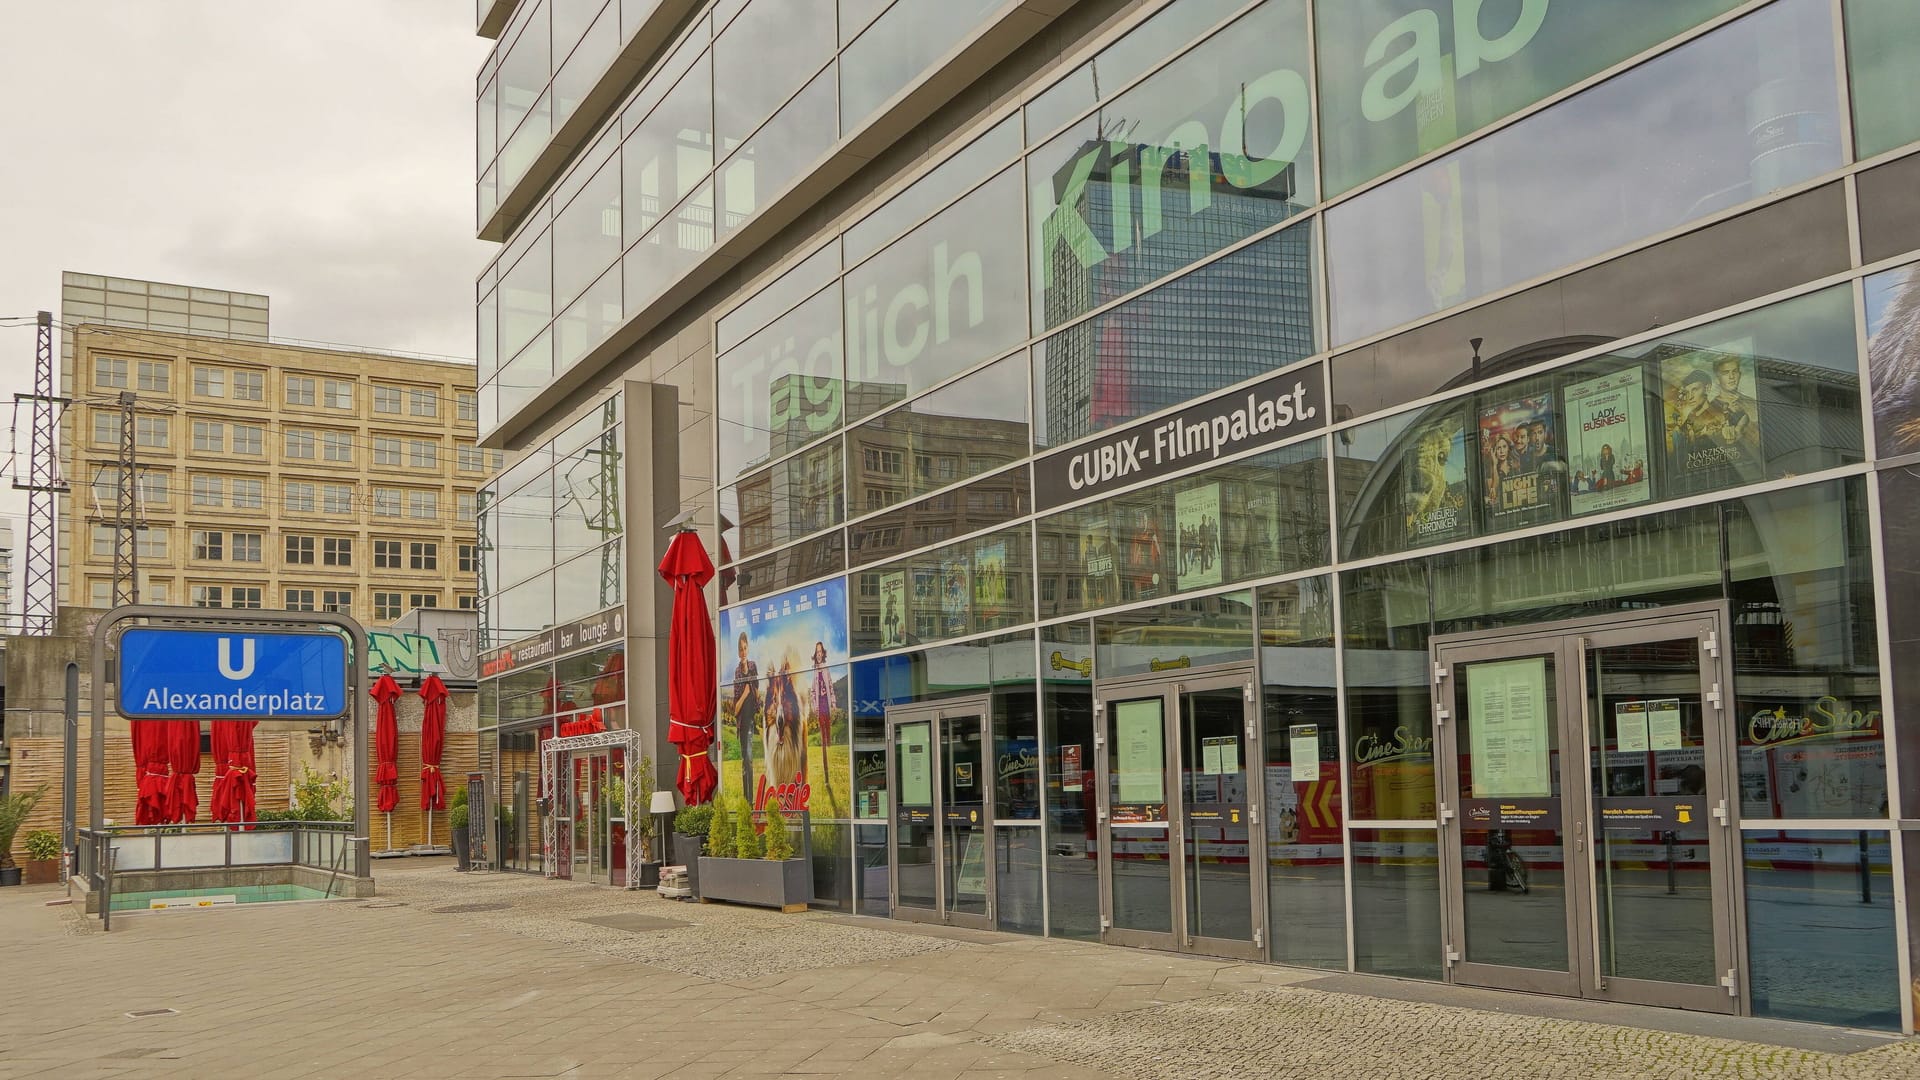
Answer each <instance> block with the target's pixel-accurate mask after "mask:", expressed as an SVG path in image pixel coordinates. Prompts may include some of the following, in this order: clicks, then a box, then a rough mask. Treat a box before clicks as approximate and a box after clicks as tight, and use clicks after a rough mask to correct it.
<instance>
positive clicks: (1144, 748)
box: [1113, 698, 1167, 804]
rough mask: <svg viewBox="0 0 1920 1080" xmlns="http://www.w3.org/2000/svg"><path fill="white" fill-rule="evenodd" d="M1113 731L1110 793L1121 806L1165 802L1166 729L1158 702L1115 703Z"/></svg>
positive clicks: (1153, 700)
mask: <svg viewBox="0 0 1920 1080" xmlns="http://www.w3.org/2000/svg"><path fill="white" fill-rule="evenodd" d="M1113 728H1114V731H1113V745H1114V751H1115V752H1114V759H1115V760H1114V766H1115V768H1114V774H1115V775H1114V778H1113V780H1114V788H1115V791H1114V794H1116V795H1118V796H1119V801H1120V802H1123V803H1136V804H1139V803H1163V802H1165V801H1166V798H1167V783H1166V768H1167V755H1166V728H1165V727H1163V726H1162V724H1161V716H1160V701H1159V699H1157V698H1155V699H1150V700H1146V701H1122V702H1119V703H1117V704H1115V705H1114V706H1113Z"/></svg>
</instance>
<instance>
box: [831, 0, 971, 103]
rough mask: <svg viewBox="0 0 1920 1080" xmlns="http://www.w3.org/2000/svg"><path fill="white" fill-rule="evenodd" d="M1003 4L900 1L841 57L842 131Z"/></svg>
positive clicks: (967, 0)
mask: <svg viewBox="0 0 1920 1080" xmlns="http://www.w3.org/2000/svg"><path fill="white" fill-rule="evenodd" d="M999 6H1000V4H999V0H896V2H895V3H894V5H893V6H892V7H890V8H888V9H887V12H886V14H884V15H882V16H880V17H879V18H878V19H875V20H874V22H873V25H872V26H870V27H868V28H867V29H866V31H865V32H863V33H862V34H861V35H860V36H859V37H858V38H857V39H855V40H854V42H853V44H851V45H848V46H847V47H846V50H845V51H844V52H843V53H842V54H841V60H840V130H841V131H842V132H843V133H844V132H852V131H853V130H854V129H855V128H857V127H858V126H859V125H860V123H861V122H862V121H864V120H865V119H866V118H867V117H869V116H871V115H872V114H873V111H874V110H875V109H878V108H879V107H880V106H881V105H883V104H885V103H886V102H887V101H888V100H889V99H890V98H892V97H893V95H894V94H896V93H898V92H900V91H901V90H904V89H905V88H906V87H907V86H908V85H909V84H910V83H913V82H915V81H916V80H918V79H919V78H920V76H921V75H922V74H923V73H925V72H926V70H927V69H928V67H929V66H931V65H932V64H933V62H934V61H935V60H937V59H939V58H940V57H941V56H943V55H945V54H946V53H947V52H948V50H950V49H952V48H953V47H954V46H955V45H958V44H959V43H960V41H961V39H962V38H964V37H966V36H967V35H968V34H971V33H972V32H973V31H974V29H975V27H977V26H978V25H980V23H981V22H982V21H983V20H984V19H985V18H986V16H987V14H988V13H989V12H991V11H993V10H994V9H995V8H997V7H999Z"/></svg>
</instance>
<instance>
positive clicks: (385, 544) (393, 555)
mask: <svg viewBox="0 0 1920 1080" xmlns="http://www.w3.org/2000/svg"><path fill="white" fill-rule="evenodd" d="M401 558H402V553H401V550H400V541H398V540H375V541H374V542H373V567H374V569H376V570H398V569H400V560H401Z"/></svg>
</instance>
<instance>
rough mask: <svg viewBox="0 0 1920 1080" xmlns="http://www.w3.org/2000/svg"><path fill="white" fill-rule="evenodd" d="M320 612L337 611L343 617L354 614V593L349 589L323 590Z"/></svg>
mask: <svg viewBox="0 0 1920 1080" xmlns="http://www.w3.org/2000/svg"><path fill="white" fill-rule="evenodd" d="M320 610H321V611H337V612H339V613H340V614H342V615H351V614H353V592H352V590H349V589H323V590H321V593H320Z"/></svg>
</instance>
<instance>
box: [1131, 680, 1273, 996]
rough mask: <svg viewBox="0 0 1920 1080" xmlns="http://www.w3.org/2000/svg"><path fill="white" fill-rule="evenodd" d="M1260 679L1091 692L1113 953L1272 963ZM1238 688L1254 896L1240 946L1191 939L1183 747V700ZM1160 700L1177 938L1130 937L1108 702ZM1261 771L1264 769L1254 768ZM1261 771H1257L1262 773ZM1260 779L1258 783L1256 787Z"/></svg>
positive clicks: (1134, 933) (1135, 933)
mask: <svg viewBox="0 0 1920 1080" xmlns="http://www.w3.org/2000/svg"><path fill="white" fill-rule="evenodd" d="M1259 685H1260V684H1259V676H1258V673H1257V670H1256V668H1255V665H1253V664H1252V663H1235V664H1223V665H1220V666H1218V667H1207V668H1195V669H1187V670H1181V671H1177V672H1172V673H1168V672H1149V673H1147V674H1144V675H1129V676H1125V677H1123V678H1117V679H1096V680H1095V682H1094V685H1093V721H1094V722H1093V757H1094V783H1095V785H1096V787H1097V791H1096V793H1095V795H1096V797H1095V807H1096V809H1095V812H1094V816H1095V820H1096V823H1097V829H1096V832H1097V848H1098V858H1097V862H1096V864H1095V866H1096V873H1097V874H1098V877H1099V893H1100V940H1101V941H1102V942H1104V943H1107V944H1113V945H1131V946H1136V947H1141V948H1149V949H1165V950H1167V951H1170V952H1181V953H1194V954H1199V955H1205V956H1223V957H1235V958H1240V959H1247V960H1265V959H1266V958H1267V952H1266V944H1265V942H1266V939H1267V885H1266V865H1267V860H1266V827H1265V825H1263V824H1262V823H1261V820H1260V811H1259V809H1258V808H1259V806H1260V805H1261V803H1263V802H1264V801H1265V799H1266V783H1265V773H1264V768H1265V762H1266V752H1265V746H1264V738H1263V734H1262V731H1263V725H1262V724H1261V723H1260V709H1259V699H1258V697H1257V693H1258V687H1259ZM1234 686H1238V687H1240V689H1241V702H1242V707H1243V709H1244V710H1245V711H1244V713H1243V723H1244V727H1243V730H1244V732H1245V735H1246V754H1245V756H1244V758H1243V760H1242V761H1241V766H1240V767H1241V772H1242V775H1243V776H1245V777H1246V778H1247V808H1248V822H1247V888H1248V898H1247V902H1248V924H1249V925H1248V939H1247V940H1246V941H1239V940H1234V939H1230V938H1208V937H1195V936H1194V935H1193V934H1192V933H1191V932H1190V926H1189V915H1190V913H1189V912H1188V911H1187V880H1186V874H1187V870H1186V867H1187V859H1186V826H1187V819H1186V800H1185V798H1184V795H1185V787H1184V785H1183V781H1184V779H1185V777H1184V775H1183V774H1184V769H1183V767H1182V766H1183V764H1184V760H1183V759H1184V751H1183V748H1182V747H1181V745H1180V698H1181V696H1182V695H1183V694H1186V693H1188V692H1194V691H1203V690H1220V689H1227V688H1230V687H1234ZM1155 696H1158V697H1159V698H1160V699H1161V735H1162V738H1163V753H1164V754H1165V758H1164V761H1165V765H1164V770H1165V777H1164V779H1163V783H1164V784H1165V789H1164V790H1165V791H1166V792H1167V794H1168V798H1167V820H1166V822H1165V825H1166V836H1167V860H1168V864H1169V878H1168V885H1169V889H1170V890H1171V893H1170V896H1169V897H1168V903H1169V904H1170V905H1171V907H1172V914H1173V920H1172V925H1173V930H1172V932H1171V933H1161V932H1159V931H1152V930H1127V929H1121V928H1117V927H1115V926H1114V925H1113V828H1114V825H1113V822H1112V820H1111V804H1112V781H1111V772H1112V765H1111V762H1110V761H1109V760H1108V758H1109V754H1108V751H1107V724H1108V720H1107V703H1108V702H1110V701H1139V700H1142V699H1146V698H1152V697H1155ZM1256 763H1258V764H1257V765H1256ZM1256 769H1258V770H1259V771H1258V772H1256ZM1256 775H1257V777H1258V779H1259V781H1260V782H1259V783H1257V784H1256V783H1255V779H1256Z"/></svg>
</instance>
